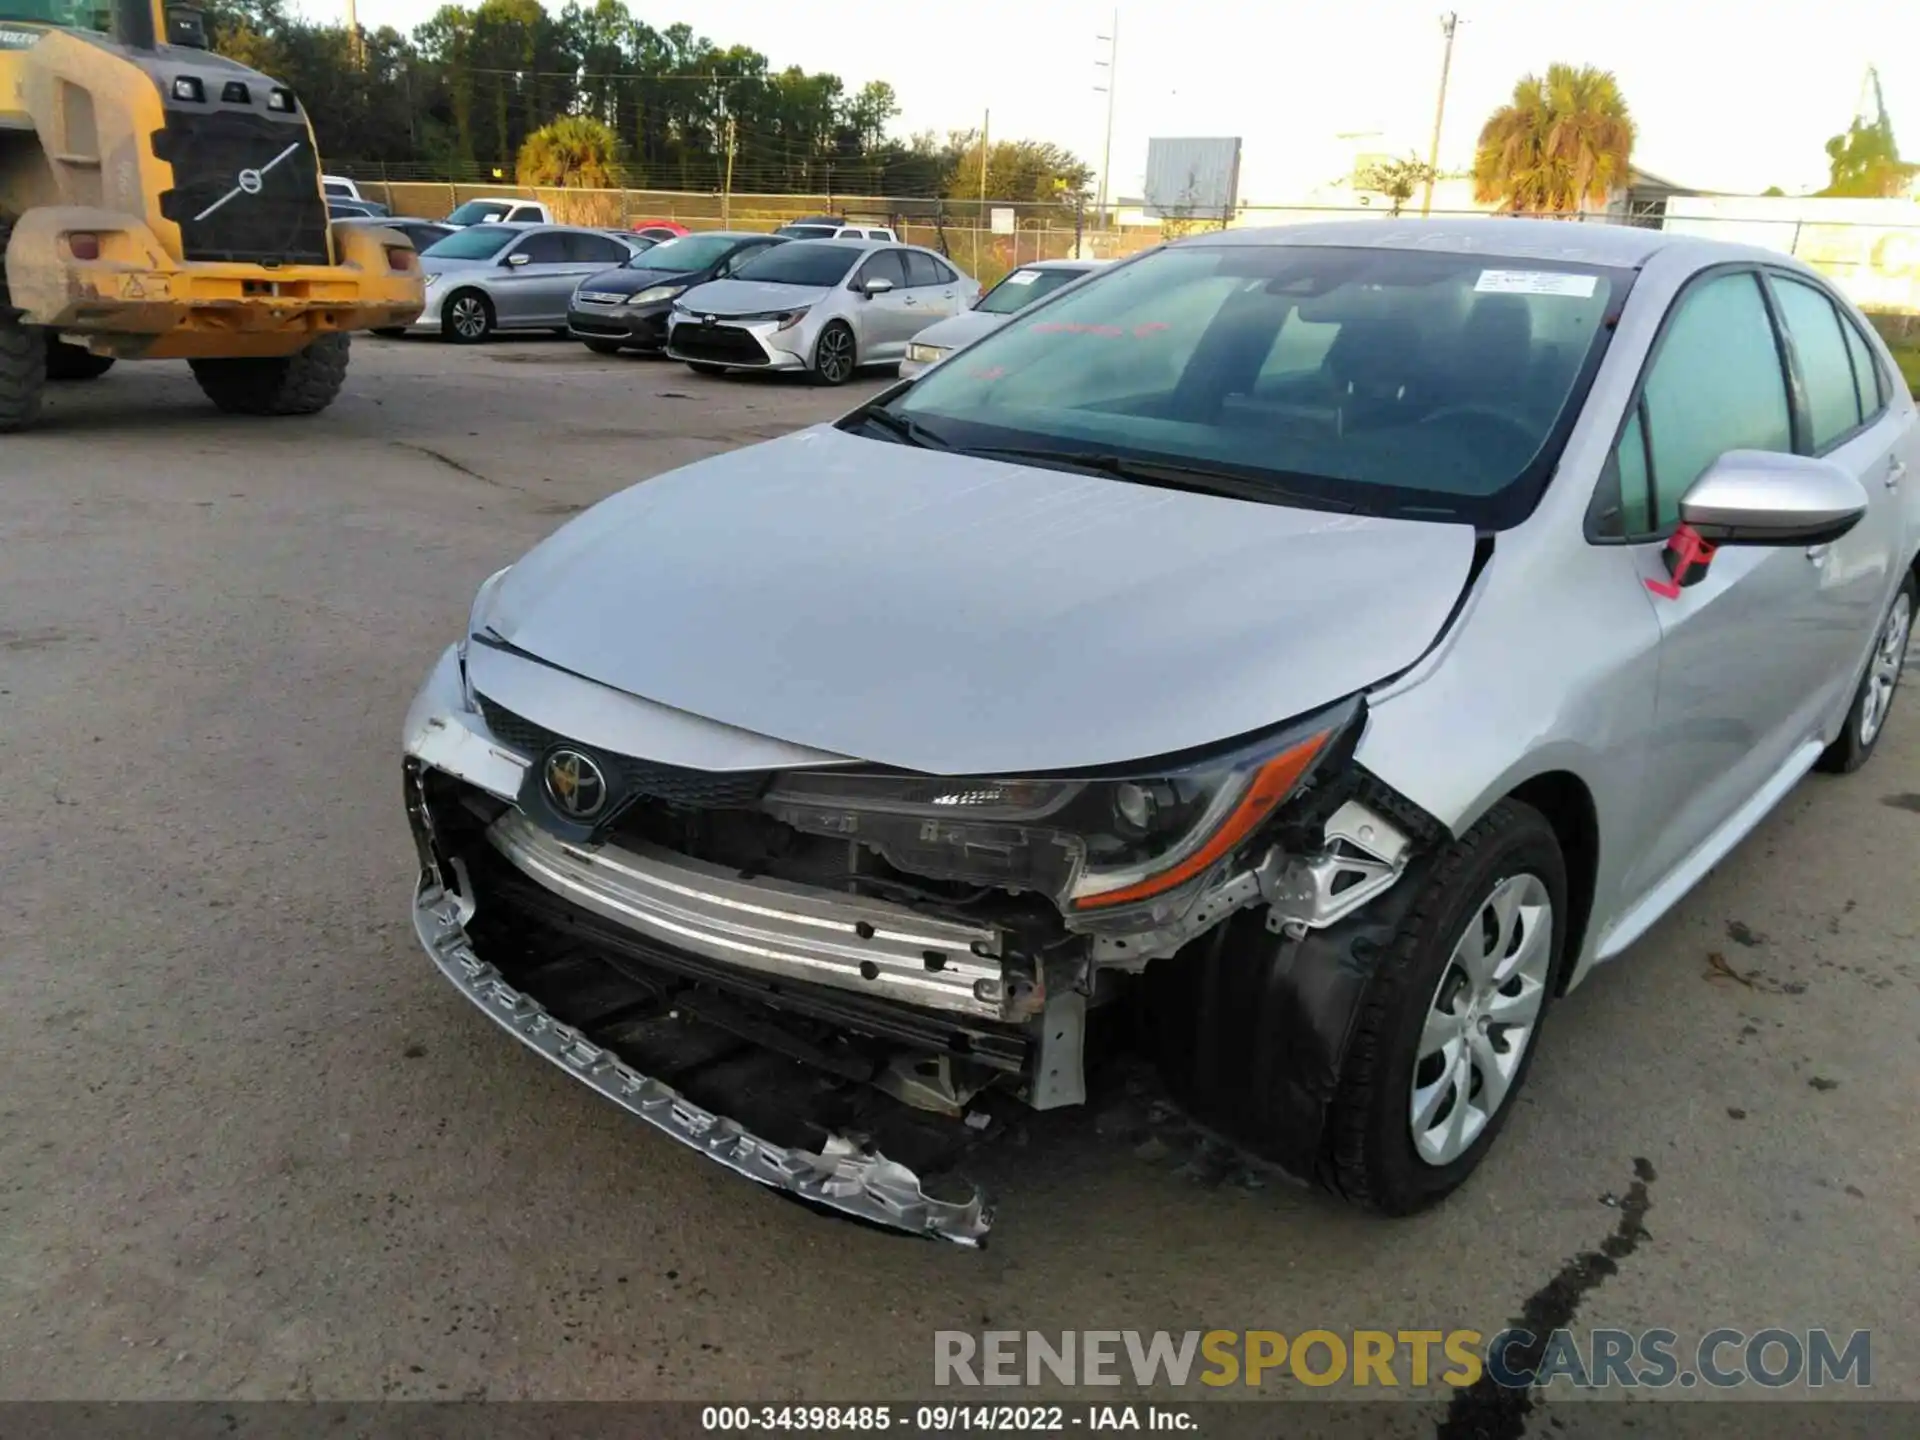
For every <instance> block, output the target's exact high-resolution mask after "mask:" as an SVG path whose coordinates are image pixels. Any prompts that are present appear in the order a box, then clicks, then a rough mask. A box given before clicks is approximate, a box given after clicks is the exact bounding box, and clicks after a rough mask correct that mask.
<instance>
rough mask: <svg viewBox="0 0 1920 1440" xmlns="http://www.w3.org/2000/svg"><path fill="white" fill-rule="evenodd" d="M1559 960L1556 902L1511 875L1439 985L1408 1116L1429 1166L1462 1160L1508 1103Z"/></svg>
mask: <svg viewBox="0 0 1920 1440" xmlns="http://www.w3.org/2000/svg"><path fill="white" fill-rule="evenodd" d="M1552 961H1553V901H1552V899H1551V897H1550V896H1549V895H1548V893H1547V887H1546V884H1545V882H1544V881H1542V880H1541V879H1540V877H1539V876H1537V875H1533V874H1531V873H1527V874H1520V875H1512V876H1509V877H1507V878H1506V879H1504V880H1502V881H1501V882H1500V883H1499V884H1497V885H1495V886H1494V888H1493V891H1492V893H1491V894H1489V895H1488V896H1487V897H1486V898H1485V899H1484V900H1482V901H1481V902H1480V904H1479V905H1477V906H1476V907H1475V908H1474V911H1473V915H1472V917H1471V918H1470V919H1469V920H1468V921H1467V925H1466V928H1465V930H1464V931H1463V932H1462V933H1461V935H1460V938H1459V939H1458V940H1456V941H1455V942H1454V947H1453V953H1452V955H1451V957H1450V958H1449V959H1448V961H1447V965H1446V969H1445V970H1444V971H1443V972H1442V973H1441V976H1440V983H1439V984H1438V985H1437V986H1436V987H1435V988H1434V992H1433V999H1432V1001H1431V1002H1430V1003H1429V1005H1428V1007H1427V1014H1426V1020H1425V1024H1424V1025H1423V1027H1422V1029H1421V1032H1420V1040H1419V1047H1420V1048H1419V1053H1418V1054H1417V1055H1416V1057H1415V1059H1414V1066H1413V1093H1412V1095H1411V1097H1410V1104H1409V1109H1408V1120H1409V1123H1410V1124H1411V1126H1412V1130H1413V1143H1414V1149H1415V1150H1416V1151H1417V1152H1418V1153H1419V1156H1420V1158H1421V1159H1422V1160H1423V1161H1425V1162H1426V1163H1427V1164H1429V1165H1436V1166H1437V1165H1448V1164H1451V1163H1452V1162H1454V1161H1455V1160H1458V1159H1459V1158H1460V1157H1461V1156H1462V1155H1464V1154H1465V1153H1466V1152H1467V1151H1468V1150H1469V1149H1471V1148H1472V1146H1473V1143H1474V1142H1475V1141H1476V1140H1478V1139H1479V1138H1480V1136H1481V1134H1482V1133H1483V1132H1484V1131H1485V1130H1486V1128H1487V1125H1488V1124H1489V1123H1490V1122H1491V1121H1492V1119H1493V1117H1494V1116H1495V1115H1496V1114H1498V1113H1499V1110H1500V1107H1501V1106H1502V1105H1503V1104H1505V1103H1506V1099H1507V1095H1508V1093H1509V1091H1510V1090H1511V1089H1512V1087H1513V1081H1514V1077H1515V1076H1517V1075H1518V1074H1519V1072H1520V1064H1521V1062H1522V1061H1523V1060H1524V1059H1525V1058H1526V1054H1527V1046H1528V1045H1530V1044H1531V1043H1532V1042H1533V1036H1534V1032H1535V1030H1537V1029H1538V1028H1539V1020H1540V1008H1541V1005H1542V1004H1543V1003H1544V1001H1545V999H1546V987H1547V977H1548V972H1549V969H1550V967H1551V965H1552Z"/></svg>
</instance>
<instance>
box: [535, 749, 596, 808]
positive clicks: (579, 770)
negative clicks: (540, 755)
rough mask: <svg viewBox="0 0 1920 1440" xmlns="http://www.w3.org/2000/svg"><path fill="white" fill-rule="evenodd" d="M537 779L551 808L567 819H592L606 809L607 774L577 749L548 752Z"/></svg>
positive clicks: (589, 757)
mask: <svg viewBox="0 0 1920 1440" xmlns="http://www.w3.org/2000/svg"><path fill="white" fill-rule="evenodd" d="M540 778H541V782H542V783H543V784H544V785H545V786H546V787H547V799H549V800H551V801H552V802H553V808H554V809H556V810H558V811H559V812H560V813H561V814H562V815H565V816H566V817H567V818H568V819H570V820H591V819H593V817H594V816H596V815H598V814H599V813H600V812H601V811H602V810H604V809H606V808H607V777H606V776H605V774H603V773H602V772H601V769H600V767H599V766H598V765H597V764H595V763H594V761H593V759H592V757H591V756H587V755H582V754H581V753H580V752H579V751H578V750H554V751H551V752H549V753H548V755H547V759H546V764H545V766H544V768H543V769H542V771H541V776H540Z"/></svg>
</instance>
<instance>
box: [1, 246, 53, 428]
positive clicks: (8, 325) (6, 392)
mask: <svg viewBox="0 0 1920 1440" xmlns="http://www.w3.org/2000/svg"><path fill="white" fill-rule="evenodd" d="M12 231H13V226H12V225H11V224H9V223H8V222H7V221H4V220H0V258H4V257H5V255H6V253H7V237H8V236H9V235H10V234H11V233H12ZM46 388H47V342H46V338H45V336H44V335H43V334H42V332H41V330H40V327H39V326H37V325H24V324H22V323H21V321H20V317H19V315H18V314H17V313H15V311H14V310H13V308H12V307H11V306H10V305H9V304H8V303H7V287H6V271H5V269H4V267H3V266H0V435H4V434H6V433H8V432H10V431H14V430H24V429H26V428H27V427H28V426H29V425H31V424H33V422H34V421H36V420H38V419H39V418H40V397H41V393H42V392H43V391H44V390H45V389H46Z"/></svg>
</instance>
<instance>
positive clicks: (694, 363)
mask: <svg viewBox="0 0 1920 1440" xmlns="http://www.w3.org/2000/svg"><path fill="white" fill-rule="evenodd" d="M485 203H486V202H483V201H470V202H468V204H469V205H483V204H485ZM464 208H466V207H462V209H464ZM509 213H511V212H509ZM455 214H456V215H457V214H459V212H458V211H456V212H455ZM339 223H342V224H378V225H385V226H387V227H389V228H392V229H396V230H399V231H400V232H401V233H403V234H404V235H406V236H407V238H408V239H409V240H411V241H412V242H413V244H414V247H415V248H416V249H418V250H419V251H420V265H421V269H422V270H423V271H424V272H425V275H426V282H427V302H426V306H425V308H424V309H423V310H422V311H421V313H420V315H419V318H418V319H416V320H415V321H414V323H413V324H412V325H411V326H410V327H408V328H407V329H406V330H404V331H388V332H385V333H387V334H417V335H435V334H437V335H440V336H442V337H443V338H445V339H447V340H450V341H453V342H455V343H460V344H477V343H479V342H481V341H484V340H487V339H488V338H490V337H491V336H493V335H494V334H496V333H498V332H500V331H503V330H556V331H561V332H564V333H567V334H570V335H572V336H573V337H574V338H576V339H578V340H580V341H582V342H583V343H584V344H585V345H586V346H587V347H588V348H589V349H590V350H592V351H594V352H595V353H596V354H601V355H612V354H617V353H618V352H620V351H622V350H635V351H641V352H645V353H652V354H664V355H667V356H669V357H671V358H673V359H676V360H681V361H684V362H686V363H687V364H688V365H690V366H691V367H692V368H693V369H694V370H696V371H698V372H701V373H703V374H720V373H724V372H727V371H747V370H784V371H799V372H804V373H806V374H809V375H811V376H812V377H813V378H814V379H815V380H817V381H819V382H820V383H822V384H826V385H839V384H843V383H845V382H846V381H847V380H849V379H851V378H852V377H853V376H854V374H855V373H857V372H858V371H859V370H860V369H861V368H863V367H866V366H874V365H896V366H898V367H900V372H901V374H902V375H905V376H912V375H915V374H918V373H919V372H921V371H922V370H925V369H927V368H929V367H930V366H932V365H935V364H937V363H939V362H940V361H941V360H943V359H944V358H946V356H948V355H950V354H952V353H953V352H954V351H955V350H958V349H960V348H962V347H963V346H965V345H968V344H971V343H973V342H974V341H975V340H978V339H979V338H980V337H981V336H983V335H986V334H989V333H991V332H992V331H993V330H995V329H997V328H999V327H1000V326H1001V325H1003V324H1005V323H1006V321H1007V319H1008V318H1009V317H1010V316H1012V315H1014V314H1016V313H1017V312H1019V311H1020V310H1022V309H1024V308H1026V307H1027V306H1028V305H1030V304H1032V303H1033V302H1035V301H1036V300H1039V299H1040V298H1042V297H1043V296H1045V295H1048V294H1050V293H1052V292H1053V291H1055V290H1057V289H1059V288H1060V287H1062V286H1064V285H1068V284H1070V283H1072V282H1073V281H1074V280H1076V279H1078V278H1079V277H1081V276H1083V275H1085V274H1086V273H1087V272H1088V271H1090V270H1092V269H1093V268H1094V265H1095V262H1092V261H1077V260H1069V261H1039V262H1035V263H1034V264H1031V265H1025V266H1022V267H1020V268H1019V269H1017V270H1015V271H1014V272H1013V273H1012V274H1010V275H1008V276H1007V277H1006V278H1005V279H1003V280H1002V281H1001V282H1000V283H999V284H997V285H996V286H994V287H993V289H992V290H990V291H989V292H987V294H986V295H985V296H983V295H982V294H981V290H980V285H979V282H978V281H976V280H974V279H972V278H971V277H970V276H967V275H965V274H963V273H962V272H961V271H960V270H959V269H957V268H956V267H955V266H954V264H953V262H952V261H950V260H948V259H947V258H946V257H945V256H943V255H940V254H937V253H935V252H934V251H932V250H928V249H925V248H923V247H921V246H917V245H905V244H901V243H900V242H899V241H897V240H891V239H875V238H869V237H868V236H865V235H860V236H857V237H855V236H847V237H844V238H840V237H835V238H828V239H817V240H807V239H793V238H791V237H789V236H786V235H783V234H781V233H779V232H777V231H776V232H775V233H773V234H765V233H762V232H758V231H736V230H715V231H704V232H701V233H699V234H681V235H668V236H667V238H664V239H663V238H658V235H657V233H656V234H653V235H650V234H648V233H645V232H646V230H648V229H651V230H655V231H656V232H662V231H664V230H665V227H666V224H667V222H660V223H659V224H658V225H653V224H649V225H647V226H645V227H644V228H643V229H638V230H598V229H592V228H589V227H587V226H578V225H549V224H527V223H521V222H516V221H512V220H501V221H488V222H482V223H473V224H464V225H458V226H456V225H455V224H454V223H453V217H449V218H448V219H447V220H446V221H431V220H420V219H414V218H411V217H400V218H384V219H376V218H369V217H359V218H355V219H350V220H343V221H341V222H339Z"/></svg>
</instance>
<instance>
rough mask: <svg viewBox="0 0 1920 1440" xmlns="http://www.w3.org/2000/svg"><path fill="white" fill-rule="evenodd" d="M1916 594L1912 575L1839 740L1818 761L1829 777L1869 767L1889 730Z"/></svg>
mask: <svg viewBox="0 0 1920 1440" xmlns="http://www.w3.org/2000/svg"><path fill="white" fill-rule="evenodd" d="M1914 589H1915V587H1914V580H1913V576H1912V575H1908V576H1907V578H1906V580H1905V582H1904V583H1903V584H1902V585H1901V586H1900V591H1899V593H1898V594H1897V595H1895V596H1894V597H1893V604H1892V605H1890V606H1888V607H1887V613H1886V617H1885V618H1884V619H1883V620H1881V622H1880V631H1879V633H1878V634H1877V635H1876V636H1875V637H1874V641H1873V654H1872V656H1871V657H1870V658H1869V659H1868V661H1867V673H1866V674H1865V675H1863V676H1861V677H1860V688H1859V689H1858V690H1856V691H1854V694H1853V704H1852V705H1850V706H1848V707H1847V723H1846V724H1845V725H1843V726H1841V728H1840V737H1839V738H1838V739H1837V740H1835V741H1834V742H1833V744H1831V745H1829V746H1828V747H1827V748H1826V750H1825V751H1824V752H1823V753H1822V754H1821V756H1820V758H1819V759H1818V760H1817V761H1815V762H1814V763H1815V765H1816V766H1817V767H1818V768H1819V769H1822V770H1825V771H1827V772H1828V773H1829V774H1833V775H1851V774H1852V773H1853V772H1854V771H1855V770H1858V769H1859V768H1860V767H1861V766H1862V765H1864V764H1866V763H1867V761H1868V760H1869V759H1870V758H1872V756H1873V750H1874V747H1875V746H1876V745H1878V744H1879V743H1880V736H1881V734H1882V733H1883V732H1884V731H1885V730H1886V728H1887V715H1888V713H1889V712H1890V711H1891V710H1892V709H1893V695H1894V691H1896V690H1897V689H1899V688H1900V672H1901V670H1902V669H1903V668H1905V665H1906V660H1907V641H1908V640H1909V639H1910V638H1912V635H1913V607H1914Z"/></svg>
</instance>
